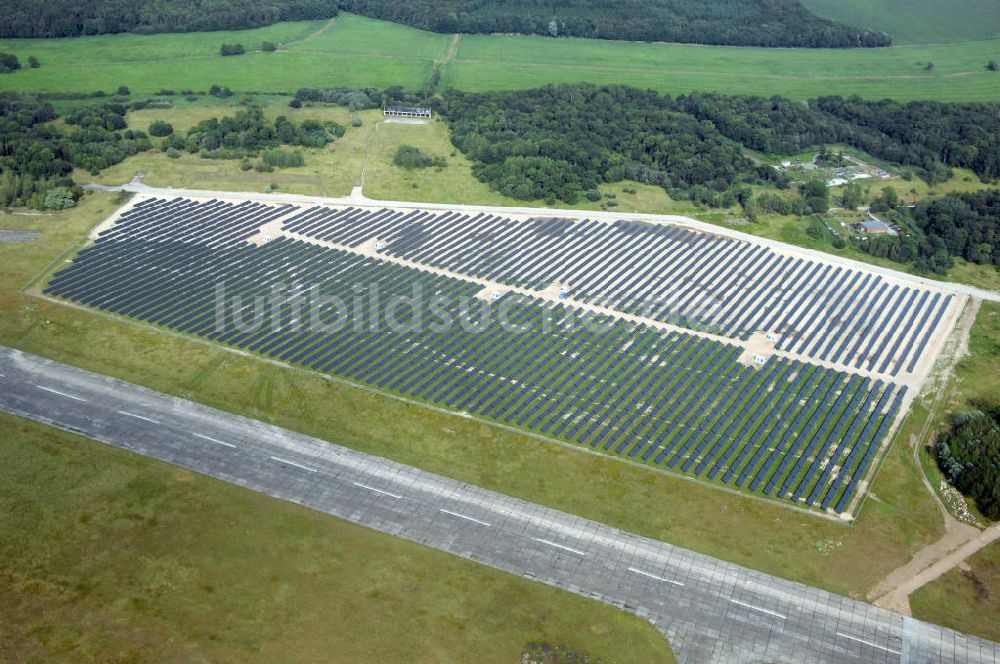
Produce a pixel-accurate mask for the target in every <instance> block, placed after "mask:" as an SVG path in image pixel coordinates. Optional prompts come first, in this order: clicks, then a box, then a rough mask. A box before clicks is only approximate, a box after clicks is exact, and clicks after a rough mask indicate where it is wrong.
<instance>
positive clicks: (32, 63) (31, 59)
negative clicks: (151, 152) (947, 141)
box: [28, 55, 996, 69]
mask: <svg viewBox="0 0 1000 664" xmlns="http://www.w3.org/2000/svg"><path fill="white" fill-rule="evenodd" d="M994 64H996V63H994ZM28 66H29V67H31V68H32V69H38V68H39V67H41V66H42V63H41V62H39V61H38V58H36V57H35V56H33V55H29V56H28Z"/></svg>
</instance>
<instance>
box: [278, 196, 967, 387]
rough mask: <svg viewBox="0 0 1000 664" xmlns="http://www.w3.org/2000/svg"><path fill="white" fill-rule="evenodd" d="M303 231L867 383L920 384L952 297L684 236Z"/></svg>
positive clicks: (407, 221) (435, 218)
mask: <svg viewBox="0 0 1000 664" xmlns="http://www.w3.org/2000/svg"><path fill="white" fill-rule="evenodd" d="M285 227H286V228H287V229H288V230H291V231H293V232H295V233H299V234H303V235H307V236H310V237H315V238H318V239H323V240H328V241H330V242H333V243H337V244H341V245H346V246H350V247H357V246H359V245H361V244H364V243H365V242H367V241H369V240H372V239H378V240H379V241H381V242H382V243H384V244H385V248H384V250H383V251H384V253H385V254H387V255H390V256H394V257H398V258H404V259H407V260H411V261H415V262H419V263H423V264H426V265H430V266H435V267H440V268H445V269H448V270H450V271H453V272H458V273H461V274H468V275H470V276H474V277H477V278H481V279H488V280H491V281H497V282H501V283H504V284H508V285H511V286H518V287H523V288H533V289H545V288H547V287H549V286H550V285H551V284H553V283H556V282H558V283H560V284H565V285H568V286H569V289H568V296H569V297H571V298H572V299H574V300H577V301H581V302H585V303H590V304H599V305H602V306H607V307H610V308H613V309H616V310H618V311H623V312H626V313H630V314H636V315H641V316H644V317H646V318H650V319H653V320H657V321H664V322H670V323H674V324H676V325H680V326H682V327H688V328H692V329H700V330H706V331H711V332H714V333H716V334H720V335H723V336H727V337H731V338H734V339H743V340H745V339H747V338H749V336H750V335H751V334H752V333H754V332H757V331H766V332H771V333H774V334H776V335H777V336H778V338H779V341H778V344H777V347H778V349H779V350H784V351H789V352H793V353H797V354H800V355H803V356H806V357H810V358H818V359H821V360H826V361H829V362H835V363H839V364H842V365H845V366H848V367H854V368H857V369H862V370H866V371H870V372H877V373H880V374H885V375H889V376H896V375H898V374H899V373H900V372H903V371H906V372H910V373H912V372H913V371H914V369H915V367H916V364H917V361H918V360H919V358H920V356H921V354H922V353H923V350H924V348H925V347H926V345H927V343H928V341H929V339H930V331H931V330H933V329H934V328H935V327H936V326H937V323H938V322H939V321H940V320H941V318H942V317H943V316H944V313H945V312H946V310H947V309H948V305H949V304H950V302H951V299H952V297H953V296H951V295H945V294H942V293H938V292H932V291H929V290H927V289H922V288H914V287H910V286H903V285H899V284H895V283H891V282H890V281H889V280H887V279H886V278H884V277H882V276H880V275H877V274H874V273H871V272H867V271H860V270H854V269H850V268H846V267H839V266H834V265H831V264H828V263H824V262H820V261H815V260H810V259H807V258H798V257H793V256H787V255H783V254H780V253H777V252H775V251H774V250H772V249H770V248H768V247H764V246H761V245H757V244H751V243H747V242H741V241H738V240H733V239H729V238H724V237H721V236H716V235H712V234H709V233H702V232H698V231H693V230H688V229H685V228H681V227H679V226H672V225H656V224H649V223H644V222H631V221H619V222H614V223H603V222H598V221H591V220H582V221H577V220H569V219H558V218H548V219H533V220H530V221H527V222H525V221H519V220H515V219H510V218H508V217H503V216H496V215H489V214H486V213H479V214H475V215H470V214H463V213H460V212H429V211H422V210H412V211H406V212H403V211H398V210H390V209H382V210H372V209H362V208H331V207H313V208H309V209H306V210H303V211H301V213H299V214H296V215H295V216H293V217H291V218H289V219H288V220H287V222H286V223H285Z"/></svg>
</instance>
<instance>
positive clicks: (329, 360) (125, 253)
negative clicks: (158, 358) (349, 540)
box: [48, 210, 895, 509]
mask: <svg viewBox="0 0 1000 664" xmlns="http://www.w3.org/2000/svg"><path fill="white" fill-rule="evenodd" d="M242 212H243V210H239V211H235V213H237V214H241V213H242ZM179 218H180V217H179V216H178V217H172V216H171V215H169V214H168V215H166V216H165V217H162V218H160V219H158V220H157V221H150V218H148V217H147V218H145V221H143V222H142V223H145V224H147V225H146V227H145V230H144V231H143V232H142V233H129V232H118V233H115V234H114V235H113V236H111V235H107V236H104V237H103V238H102V240H101V241H100V242H98V243H97V244H95V245H94V246H92V247H90V248H88V249H85V250H84V251H83V252H81V253H80V254H79V255H78V256H77V258H76V260H75V261H74V262H73V264H72V265H71V266H70V267H68V268H65V269H63V270H61V271H60V272H59V273H57V274H56V275H55V277H54V278H53V280H52V282H51V283H50V284H49V286H48V292H49V293H51V294H53V295H56V296H59V297H65V298H67V299H72V300H75V301H78V302H82V303H84V304H88V305H90V306H95V307H100V308H103V309H106V310H109V311H113V312H116V313H119V314H123V315H129V316H133V317H135V318H138V319H141V320H145V321H148V322H150V323H154V324H158V325H162V326H166V327H170V328H171V329H176V330H179V331H182V332H185V333H189V334H194V335H199V336H202V337H205V338H209V339H214V340H216V341H218V342H220V343H226V344H230V345H233V346H237V347H240V348H245V349H248V350H251V351H254V352H257V353H261V354H264V355H267V356H269V357H274V358H278V359H282V360H285V361H289V362H293V363H296V364H300V365H303V366H308V367H311V368H313V369H316V370H318V371H323V372H328V373H332V374H337V375H342V376H345V377H347V378H350V379H352V380H355V381H359V382H365V383H368V384H371V385H374V386H377V387H379V388H381V389H385V390H389V391H395V392H398V393H401V394H406V395H407V396H411V397H416V398H421V399H425V400H427V401H430V402H432V403H438V404H441V405H444V406H447V407H449V408H454V409H456V410H468V411H469V412H473V413H476V414H478V415H481V416H484V417H489V418H492V419H495V420H498V421H502V422H506V423H510V424H515V425H518V426H522V427H528V428H531V429H535V430H538V431H540V432H543V433H546V434H548V435H552V436H554V437H558V438H562V439H565V440H570V441H573V442H577V443H581V444H585V445H590V446H593V447H595V448H599V449H603V450H606V451H608V452H610V453H616V454H625V453H628V454H629V455H630V456H631V457H636V458H642V459H644V460H647V461H651V462H653V463H663V462H664V461H666V463H667V465H668V466H669V467H677V466H678V465H679V469H680V470H682V471H684V472H688V473H692V474H695V475H702V474H706V473H707V475H706V476H707V477H709V478H717V477H719V475H720V474H721V481H723V482H725V483H730V482H733V480H734V478H735V479H736V482H735V483H736V484H737V486H742V485H743V484H744V483H745V482H747V481H749V482H750V485H749V488H750V489H751V490H753V491H757V490H758V489H759V488H760V485H761V484H765V488H764V490H763V492H764V493H767V494H774V495H778V496H787V495H789V494H791V497H792V498H794V499H803V500H805V501H806V502H808V503H809V504H817V503H819V504H820V505H821V506H822V507H827V506H829V505H831V504H833V503H834V502H835V503H836V505H837V506H838V509H840V508H841V506H843V505H846V504H847V501H849V500H850V494H851V493H853V492H854V491H855V490H856V488H857V481H860V476H861V475H862V474H863V470H864V469H865V468H866V467H867V463H868V462H870V460H871V458H872V455H873V454H874V453H875V450H877V449H878V444H879V441H880V440H881V439H882V437H884V433H885V430H884V429H885V426H888V424H887V422H889V421H891V420H888V419H887V417H886V415H885V412H886V403H885V402H886V399H888V395H889V394H890V393H893V392H894V391H895V388H894V387H892V386H889V385H882V384H880V383H876V384H874V385H871V384H870V381H868V380H862V379H861V378H859V377H853V378H852V377H851V376H850V375H848V374H842V373H838V372H834V371H831V370H827V369H821V368H815V367H813V366H811V365H808V364H802V363H798V362H792V361H788V360H772V361H770V362H769V363H768V364H766V365H765V366H764V367H763V368H762V369H759V370H755V369H750V368H747V367H743V366H742V365H740V364H739V363H737V362H736V358H737V356H738V355H739V349H738V348H736V347H734V346H727V345H724V344H720V343H717V342H714V341H710V340H708V339H704V338H700V337H694V336H690V335H683V334H670V333H665V332H662V331H659V330H656V329H653V328H649V327H646V326H639V325H635V324H633V323H628V322H625V321H621V320H617V321H611V320H608V321H606V323H607V325H608V327H609V330H607V331H599V330H588V329H585V328H581V327H579V326H578V327H576V328H573V329H569V328H564V327H560V326H558V325H557V326H555V327H553V328H552V329H549V330H542V329H541V326H540V322H541V321H542V320H543V318H544V317H545V315H546V314H548V315H549V317H551V318H553V319H555V320H557V321H558V320H563V319H565V318H567V317H568V315H569V314H570V313H572V310H571V309H570V308H568V307H564V306H562V305H557V304H554V303H551V302H549V303H543V302H542V301H539V300H536V299H533V298H526V297H520V296H507V297H506V298H505V300H509V301H508V302H506V304H508V305H509V309H510V310H509V312H508V317H509V321H510V322H511V323H513V324H520V323H527V324H528V325H526V328H527V329H529V330H532V331H531V332H529V333H526V334H517V333H515V332H512V331H511V330H510V328H509V327H508V328H504V327H500V326H491V327H489V328H487V329H486V330H485V331H480V332H471V331H469V330H467V329H465V328H464V327H463V326H461V325H453V326H451V327H450V328H448V329H446V330H443V331H440V332H431V331H428V330H427V329H424V328H416V329H414V330H411V331H407V332H405V333H394V332H392V331H390V330H388V329H387V328H386V327H385V325H379V324H378V323H380V321H378V320H374V319H372V318H371V314H370V313H369V310H368V308H365V307H362V308H358V309H353V308H352V309H350V310H349V311H347V312H346V314H347V316H348V317H349V318H350V319H351V320H350V321H349V324H348V325H345V326H344V327H342V328H340V329H337V330H326V329H322V330H321V329H315V328H311V327H306V326H303V325H301V324H300V323H303V322H304V321H302V320H301V318H302V317H303V316H304V315H308V316H310V317H312V316H315V317H316V319H317V320H318V321H320V322H325V323H329V322H331V321H333V320H334V319H335V318H336V316H337V315H340V314H341V313H344V312H338V311H335V310H334V308H333V307H332V305H331V306H326V307H325V308H324V307H323V306H321V307H320V308H319V310H317V311H310V312H308V314H304V313H303V311H302V309H301V308H300V305H302V304H303V300H304V299H305V298H307V297H308V296H309V295H310V294H309V293H301V294H298V295H295V296H293V297H292V298H290V299H288V300H287V301H283V302H281V303H280V304H279V306H278V307H277V308H276V311H277V314H276V316H277V317H276V318H275V319H273V320H271V321H268V324H262V325H252V324H251V325H247V324H246V323H247V321H251V322H252V321H255V320H256V319H257V318H258V317H259V316H256V314H259V312H258V311H256V307H257V305H256V303H255V301H254V297H255V296H263V295H266V294H268V293H270V292H271V291H272V288H273V287H274V286H275V285H276V284H286V285H288V284H303V285H308V284H314V285H316V288H317V289H318V291H319V293H320V294H322V295H324V296H338V297H340V298H341V299H342V300H344V301H348V300H350V298H351V296H352V294H353V293H354V292H355V288H356V286H357V285H358V284H372V283H377V284H378V285H379V287H380V290H381V292H382V293H383V294H384V295H386V296H389V295H391V294H393V293H395V294H405V295H409V294H410V293H411V292H412V287H413V285H414V284H416V283H419V284H421V286H422V288H421V292H422V293H424V294H425V296H428V297H429V295H430V294H433V293H445V294H451V295H454V296H458V295H463V296H465V297H472V296H473V295H474V294H475V293H476V292H477V291H478V286H477V285H475V284H473V283H469V282H464V281H461V280H456V279H449V278H445V277H441V276H438V275H434V274H430V273H427V272H423V271H420V270H411V269H407V268H403V267H400V266H397V265H394V264H391V263H386V262H383V261H377V260H373V259H367V258H363V257H359V256H357V255H354V254H350V253H346V252H340V251H332V250H327V249H323V248H321V247H317V246H314V245H309V244H306V243H302V242H297V241H293V240H286V239H277V240H275V241H274V242H271V243H270V244H266V245H263V246H260V247H255V246H251V245H248V244H246V243H240V242H235V243H231V242H228V241H227V242H216V241H215V240H209V238H217V236H218V232H219V231H218V227H217V225H216V224H211V223H203V222H202V221H200V220H199V218H198V217H197V216H187V217H184V219H183V220H181V221H178V219H179ZM137 223H138V222H137ZM149 224H152V225H149ZM166 227H169V228H170V229H171V232H170V233H162V232H160V230H161V228H166ZM118 230H125V229H118ZM243 232H246V231H240V233H243ZM171 237H177V238H183V240H181V239H178V240H171V239H170V238H171ZM201 237H204V238H206V241H204V242H203V241H201V240H200V239H199V238H201ZM144 238H151V239H144ZM220 283H222V284H225V287H226V293H227V295H228V296H229V298H230V299H229V300H227V303H228V305H227V308H225V309H224V310H223V311H222V312H221V315H220V310H219V305H218V286H219V284H220ZM234 295H239V296H241V297H242V300H241V301H240V304H239V305H238V306H237V305H235V304H234V303H233V300H232V296H234ZM426 300H427V297H425V298H424V300H422V301H421V302H420V303H419V306H418V309H420V310H421V312H422V313H424V314H427V315H430V314H431V311H430V308H429V303H428V302H427V301H426ZM449 307H450V309H449ZM445 308H446V309H448V313H449V314H450V315H453V316H457V315H458V311H457V309H455V305H454V304H453V303H452V304H448V305H446V307H445ZM576 313H580V312H576ZM268 315H270V311H269V312H268ZM220 316H221V317H220ZM238 321H242V322H243V324H240V325H237V324H236V323H237V322H238ZM883 425H884V426H883ZM880 432H881V433H880ZM845 483H846V487H845V486H844V485H845Z"/></svg>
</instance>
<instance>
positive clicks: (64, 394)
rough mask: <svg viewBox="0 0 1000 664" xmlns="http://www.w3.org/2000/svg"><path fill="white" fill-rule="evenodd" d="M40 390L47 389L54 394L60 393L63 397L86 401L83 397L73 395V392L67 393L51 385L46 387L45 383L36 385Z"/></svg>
mask: <svg viewBox="0 0 1000 664" xmlns="http://www.w3.org/2000/svg"><path fill="white" fill-rule="evenodd" d="M35 387H37V388H38V389H40V390H45V391H46V392H51V393H52V394H58V395H59V396H61V397H67V398H69V399H76V400H77V401H86V399H84V398H83V397H77V396H73V395H72V394H66V393H65V392H60V391H59V390H53V389H52V388H51V387H45V386H44V385H35Z"/></svg>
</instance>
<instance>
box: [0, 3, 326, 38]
mask: <svg viewBox="0 0 1000 664" xmlns="http://www.w3.org/2000/svg"><path fill="white" fill-rule="evenodd" d="M336 15H337V3H336V2H334V1H331V0H282V2H268V1H266V0H240V2H233V1H232V0H72V1H71V0H10V2H7V3H6V4H5V5H4V11H3V12H0V37H79V36H81V35H102V34H113V33H118V32H135V33H139V34H152V33H158V32H199V31H206V30H244V29H247V28H259V27H262V26H265V25H271V24H273V23H277V22H279V21H307V20H314V19H327V18H332V17H334V16H336Z"/></svg>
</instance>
